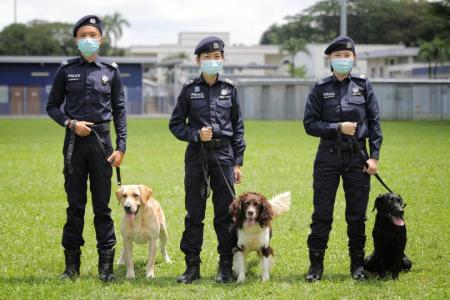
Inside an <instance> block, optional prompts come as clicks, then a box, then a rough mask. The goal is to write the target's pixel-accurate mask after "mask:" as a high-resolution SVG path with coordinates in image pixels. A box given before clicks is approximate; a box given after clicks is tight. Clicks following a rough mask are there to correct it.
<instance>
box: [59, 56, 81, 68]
mask: <svg viewBox="0 0 450 300" xmlns="http://www.w3.org/2000/svg"><path fill="white" fill-rule="evenodd" d="M77 61H78V57H75V58H70V59H65V60H63V61H62V62H61V66H63V67H65V66H68V65H71V64H74V63H76V62H77Z"/></svg>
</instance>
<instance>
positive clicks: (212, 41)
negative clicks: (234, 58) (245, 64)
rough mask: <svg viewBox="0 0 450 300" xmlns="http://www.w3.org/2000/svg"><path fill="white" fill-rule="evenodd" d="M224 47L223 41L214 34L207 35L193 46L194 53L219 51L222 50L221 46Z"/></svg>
mask: <svg viewBox="0 0 450 300" xmlns="http://www.w3.org/2000/svg"><path fill="white" fill-rule="evenodd" d="M224 47H225V43H224V42H223V41H222V40H221V39H220V38H218V37H216V36H208V37H206V38H204V39H202V40H201V41H200V42H199V43H198V44H197V47H195V51H194V54H195V55H200V54H202V53H208V52H214V51H220V52H223V48H224Z"/></svg>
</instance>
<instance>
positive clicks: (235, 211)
mask: <svg viewBox="0 0 450 300" xmlns="http://www.w3.org/2000/svg"><path fill="white" fill-rule="evenodd" d="M248 194H249V193H243V194H241V195H240V196H239V197H237V198H235V199H234V200H233V202H232V203H231V204H230V208H229V210H230V215H231V217H232V219H233V222H234V225H235V227H237V228H242V226H243V223H244V218H245V212H244V211H243V210H242V203H244V201H245V199H247V196H248Z"/></svg>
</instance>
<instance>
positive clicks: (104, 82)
mask: <svg viewBox="0 0 450 300" xmlns="http://www.w3.org/2000/svg"><path fill="white" fill-rule="evenodd" d="M107 82H108V76H107V75H102V83H103V85H105V84H106V83H107Z"/></svg>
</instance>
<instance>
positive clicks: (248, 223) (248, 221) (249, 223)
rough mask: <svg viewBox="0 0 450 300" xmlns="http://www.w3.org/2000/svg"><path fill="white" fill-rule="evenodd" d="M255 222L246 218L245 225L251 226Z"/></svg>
mask: <svg viewBox="0 0 450 300" xmlns="http://www.w3.org/2000/svg"><path fill="white" fill-rule="evenodd" d="M255 224H256V221H255V220H247V226H248V227H252V226H253V225H255Z"/></svg>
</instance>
